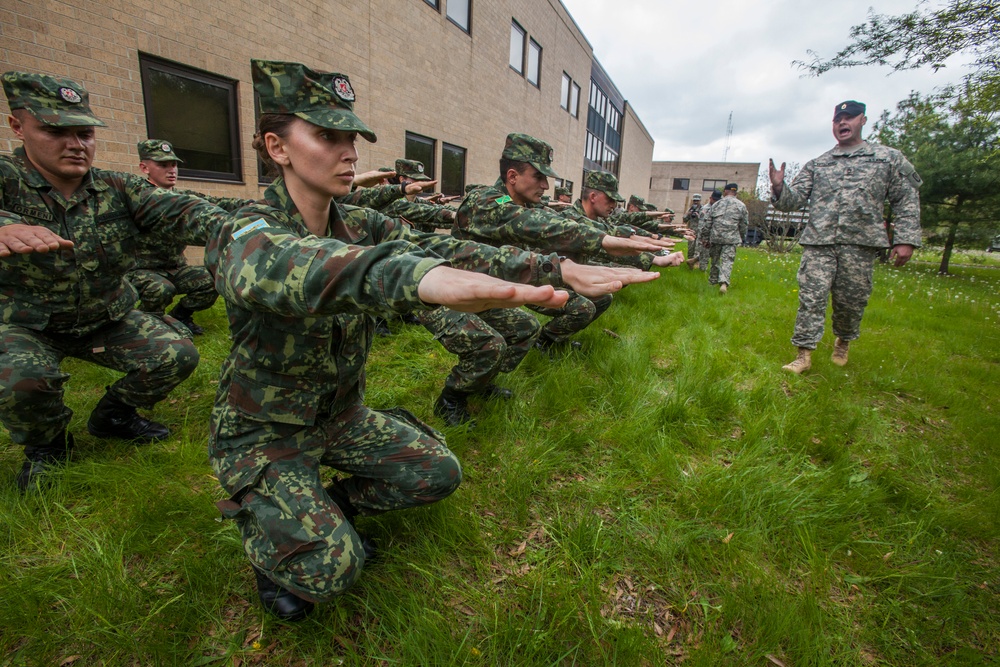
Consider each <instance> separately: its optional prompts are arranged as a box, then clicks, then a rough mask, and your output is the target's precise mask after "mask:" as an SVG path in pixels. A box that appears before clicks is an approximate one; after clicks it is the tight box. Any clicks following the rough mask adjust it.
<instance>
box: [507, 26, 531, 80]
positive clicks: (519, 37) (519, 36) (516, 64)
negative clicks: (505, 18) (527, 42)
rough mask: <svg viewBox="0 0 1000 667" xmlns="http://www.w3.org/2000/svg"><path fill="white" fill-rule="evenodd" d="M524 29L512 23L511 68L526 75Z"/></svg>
mask: <svg viewBox="0 0 1000 667" xmlns="http://www.w3.org/2000/svg"><path fill="white" fill-rule="evenodd" d="M526 34H527V33H526V32H524V28H522V27H521V26H519V25H518V24H517V21H511V24H510V68H511V69H512V70H514V71H515V72H517V73H518V74H524V37H525V35H526Z"/></svg>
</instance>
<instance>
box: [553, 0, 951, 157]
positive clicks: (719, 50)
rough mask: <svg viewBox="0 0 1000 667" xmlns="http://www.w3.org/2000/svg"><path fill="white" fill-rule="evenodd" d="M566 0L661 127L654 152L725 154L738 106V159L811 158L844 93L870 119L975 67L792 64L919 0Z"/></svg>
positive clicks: (612, 69)
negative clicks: (813, 73)
mask: <svg viewBox="0 0 1000 667" xmlns="http://www.w3.org/2000/svg"><path fill="white" fill-rule="evenodd" d="M562 1H563V4H564V5H565V6H566V8H567V9H568V10H569V12H570V13H571V14H572V15H573V18H574V19H575V20H576V22H577V24H578V25H579V26H580V29H581V30H582V31H583V33H584V35H586V37H587V40H588V41H589V42H590V43H591V45H592V46H593V47H594V54H595V56H596V57H597V59H598V60H599V61H600V62H601V64H602V65H603V66H604V69H605V70H607V72H608V74H610V75H611V78H612V80H614V82H615V84H616V85H617V86H618V89H619V90H620V91H621V93H622V95H624V96H625V99H627V100H628V101H629V104H631V105H632V106H633V107H634V109H635V110H636V113H637V114H638V115H639V117H640V118H641V119H642V122H643V124H644V125H645V126H646V129H647V130H649V132H650V134H651V135H652V136H653V139H654V141H655V142H656V146H655V149H654V152H653V159H654V160H698V161H713V162H715V161H721V160H722V159H723V154H724V152H725V146H726V126H727V121H728V118H729V113H730V112H732V114H733V135H732V139H731V140H730V147H729V153H728V161H730V162H761V163H762V166H763V167H765V168H766V162H767V158H768V157H773V158H774V159H775V161H776V162H777V161H778V160H785V161H788V162H793V161H794V162H798V163H800V164H804V163H805V162H806V161H808V160H810V159H812V158H814V157H816V156H818V155H820V154H821V153H823V152H824V151H827V150H829V149H830V148H832V147H833V145H834V143H835V142H834V140H833V136H832V134H831V124H830V121H831V120H832V118H833V107H834V105H835V104H837V103H838V102H842V101H844V100H847V99H856V100H858V101H860V102H864V103H865V104H867V105H868V113H867V116H868V119H869V120H868V123H869V127H870V126H871V124H872V123H874V122H875V121H876V120H877V119H878V117H879V116H880V115H881V113H882V110H883V109H888V110H893V111H894V110H895V108H896V103H897V102H899V101H900V100H902V99H904V98H906V97H907V96H908V95H909V93H910V91H911V90H919V91H921V92H930V91H932V90H933V89H934V88H936V87H938V86H943V85H945V84H948V83H953V82H957V81H958V80H960V79H961V77H962V75H963V74H964V73H965V72H966V70H965V69H964V68H963V67H962V64H961V62H953V61H947V65H948V66H947V67H946V68H945V69H943V70H941V71H939V72H938V73H937V74H934V73H932V72H931V71H930V70H915V71H909V72H897V73H891V70H890V69H889V68H887V67H885V68H883V67H861V68H853V69H842V70H834V71H831V72H828V73H826V74H823V75H822V76H819V77H810V76H806V77H803V75H802V72H801V71H800V70H799V69H798V68H796V67H794V66H793V65H792V64H791V63H792V61H793V60H805V61H809V60H811V58H810V56H809V54H808V53H807V51H809V50H813V51H816V52H817V53H818V54H819V55H820V56H824V57H830V56H833V55H834V54H836V52H837V51H839V50H840V49H841V48H843V47H844V46H846V45H847V44H848V42H849V33H850V28H851V26H853V25H857V24H860V23H863V22H864V21H865V19H866V17H867V15H868V11H869V9H874V10H875V11H876V12H877V13H881V14H902V13H906V12H909V11H912V10H913V9H914V8H915V7H916V6H917V0H838V1H836V2H811V1H809V2H807V1H805V0H765V1H764V2H761V3H756V2H747V1H746V0H715V1H714V2H711V3H706V4H702V3H697V2H673V1H670V0H614V2H612V1H611V0H562ZM938 5H939V2H938V1H937V0H931V3H930V4H928V5H925V7H928V6H929V7H936V6H938ZM709 14H710V15H711V16H712V17H713V18H712V19H708V18H706V17H707V16H708V15H709ZM584 99H586V98H584ZM867 133H868V132H867V129H866V131H865V136H867Z"/></svg>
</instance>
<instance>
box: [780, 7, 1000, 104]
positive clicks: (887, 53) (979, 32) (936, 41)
mask: <svg viewBox="0 0 1000 667" xmlns="http://www.w3.org/2000/svg"><path fill="white" fill-rule="evenodd" d="M921 4H923V3H921ZM851 40H852V41H851V43H850V44H849V45H848V46H846V47H844V49H842V50H841V51H840V52H839V53H837V55H835V56H834V57H833V58H830V59H829V60H824V59H823V58H821V57H820V56H819V55H818V54H817V53H816V52H814V51H809V52H808V53H809V55H810V56H812V57H813V60H812V62H808V63H807V62H803V61H795V62H794V64H796V65H798V66H799V67H801V68H802V69H805V70H807V71H809V72H810V73H812V74H816V75H819V74H822V73H824V72H828V71H829V70H831V69H835V68H841V67H858V66H861V65H887V66H890V67H892V68H893V69H894V70H897V71H898V70H907V69H916V68H919V67H931V68H933V69H935V70H938V69H941V68H942V67H944V66H945V64H944V61H945V60H947V59H948V58H949V57H951V56H953V55H956V54H965V55H971V56H973V58H974V59H973V62H972V63H971V65H970V67H971V69H972V71H971V72H970V73H969V74H968V76H967V77H966V84H967V86H968V87H970V88H971V89H974V90H975V91H976V95H975V99H976V102H977V103H980V104H983V105H985V106H984V109H985V110H992V111H996V110H998V109H1000V0H948V2H947V4H945V5H944V6H943V7H941V8H939V9H933V10H925V11H919V10H914V11H912V12H910V13H909V14H902V15H900V16H889V15H885V14H876V13H875V12H874V10H872V11H870V12H869V15H868V20H867V21H866V22H865V23H862V24H860V25H856V26H854V27H853V28H851ZM952 92H953V91H952Z"/></svg>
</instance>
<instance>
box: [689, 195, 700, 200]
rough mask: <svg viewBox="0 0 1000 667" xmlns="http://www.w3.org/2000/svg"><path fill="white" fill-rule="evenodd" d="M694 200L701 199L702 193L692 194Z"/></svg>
mask: <svg viewBox="0 0 1000 667" xmlns="http://www.w3.org/2000/svg"><path fill="white" fill-rule="evenodd" d="M691 200H692V201H701V195H699V194H695V195H692V196H691Z"/></svg>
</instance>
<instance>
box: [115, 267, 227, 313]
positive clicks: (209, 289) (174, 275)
mask: <svg viewBox="0 0 1000 667" xmlns="http://www.w3.org/2000/svg"><path fill="white" fill-rule="evenodd" d="M126 277H127V278H128V281H129V282H130V283H132V286H133V287H135V289H136V291H138V292H139V299H140V301H139V307H140V308H141V309H142V310H144V311H146V312H147V313H163V312H164V311H165V310H166V309H167V306H169V305H170V303H171V302H172V301H173V300H174V297H175V296H177V295H178V294H180V295H182V298H181V300H180V301H179V302H178V305H180V306H183V307H184V308H187V309H188V310H190V311H193V312H198V311H199V310H206V309H208V308H211V307H212V304H213V303H215V300H216V299H217V298H218V297H219V293H218V292H216V291H215V281H214V280H213V279H212V274H211V273H209V272H208V269H206V268H205V267H204V266H182V267H181V268H179V269H137V270H135V271H129V273H128V275H127V276H126Z"/></svg>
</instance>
